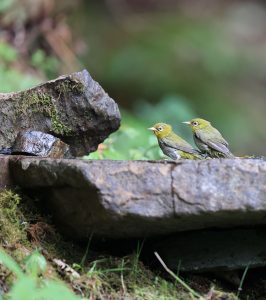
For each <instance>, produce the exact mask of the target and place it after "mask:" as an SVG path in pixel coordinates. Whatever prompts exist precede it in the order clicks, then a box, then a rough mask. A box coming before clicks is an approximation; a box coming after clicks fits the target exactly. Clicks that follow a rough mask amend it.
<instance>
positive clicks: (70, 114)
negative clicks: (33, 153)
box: [0, 70, 120, 156]
mask: <svg viewBox="0 0 266 300" xmlns="http://www.w3.org/2000/svg"><path fill="white" fill-rule="evenodd" d="M119 124H120V113H119V110H118V107H117V104H116V103H115V102H114V100H113V99H111V98H110V97H109V96H108V95H107V94H106V93H105V92H104V90H103V89H102V88H101V86H100V85H99V84H98V83H97V82H95V81H94V80H93V79H92V78H91V76H90V74H89V73H88V72H87V71H86V70H84V71H82V72H78V73H74V74H71V75H68V76H61V77H59V78H57V79H55V80H51V81H49V82H46V83H44V84H42V85H39V86H37V87H35V88H32V89H29V90H26V91H23V92H19V93H8V94H1V93H0V148H8V147H11V146H13V144H14V141H15V139H16V137H17V134H18V133H19V132H20V131H21V130H27V129H30V130H37V131H42V132H47V133H51V134H52V135H55V136H58V137H60V139H61V140H62V141H64V142H65V143H66V144H69V145H70V151H71V154H72V155H74V156H81V155H84V154H87V153H89V152H92V151H94V150H96V149H97V146H98V144H99V143H101V142H102V141H104V139H105V138H106V137H107V136H108V135H109V134H110V133H112V132H114V131H116V130H117V129H118V127H119Z"/></svg>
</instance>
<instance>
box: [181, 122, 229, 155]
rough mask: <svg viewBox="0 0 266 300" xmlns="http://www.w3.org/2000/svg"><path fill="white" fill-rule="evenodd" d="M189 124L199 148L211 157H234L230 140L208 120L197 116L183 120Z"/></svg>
mask: <svg viewBox="0 0 266 300" xmlns="http://www.w3.org/2000/svg"><path fill="white" fill-rule="evenodd" d="M182 123H184V124H188V125H189V126H190V127H191V129H192V132H193V138H194V141H195V144H196V145H197V147H198V148H199V150H200V151H201V152H202V153H203V154H206V155H208V156H209V157H211V158H233V157H235V156H234V155H233V154H232V153H231V151H230V150H229V144H228V142H227V141H226V140H225V139H224V138H223V136H222V135H221V133H220V132H219V131H218V130H217V129H216V128H214V127H213V126H212V125H211V123H210V122H209V121H207V120H204V119H200V118H196V119H192V120H191V121H187V122H182Z"/></svg>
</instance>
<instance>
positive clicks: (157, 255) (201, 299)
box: [154, 252, 204, 300]
mask: <svg viewBox="0 0 266 300" xmlns="http://www.w3.org/2000/svg"><path fill="white" fill-rule="evenodd" d="M154 254H155V256H156V258H157V259H158V260H159V262H160V264H161V265H162V266H163V268H164V269H165V271H166V272H167V273H169V274H170V275H171V276H172V277H173V278H175V280H176V281H177V282H178V283H180V284H181V285H182V286H183V287H184V288H185V289H186V290H187V291H188V292H189V293H190V294H191V295H192V296H194V297H196V298H199V299H200V300H204V298H203V297H202V296H201V295H200V294H198V293H197V292H195V291H194V290H193V289H192V288H191V287H189V286H188V285H187V284H186V283H185V282H184V281H183V280H182V279H180V278H179V277H178V276H177V275H176V274H175V273H174V272H172V271H171V270H170V269H169V268H168V267H167V265H166V264H165V263H164V261H163V260H162V258H161V257H160V255H159V254H158V253H157V252H154Z"/></svg>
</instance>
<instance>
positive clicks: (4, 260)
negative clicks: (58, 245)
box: [0, 249, 80, 300]
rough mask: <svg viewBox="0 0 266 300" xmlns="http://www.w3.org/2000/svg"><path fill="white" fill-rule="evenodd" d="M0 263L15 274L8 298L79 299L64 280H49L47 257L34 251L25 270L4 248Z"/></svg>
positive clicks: (12, 299)
mask: <svg viewBox="0 0 266 300" xmlns="http://www.w3.org/2000/svg"><path fill="white" fill-rule="evenodd" d="M0 263H1V265H4V266H5V267H6V268H7V269H8V270H9V271H10V272H12V273H13V274H14V275H15V279H14V282H13V285H12V286H11V288H10V291H9V292H8V294H7V295H5V296H4V299H8V300H18V299H19V300H31V299H32V300H44V299H45V300H46V299H48V300H53V299H54V300H58V299H64V300H78V299H80V298H79V297H77V296H76V295H74V294H73V293H72V292H71V291H70V290H69V289H68V288H67V287H66V286H65V285H64V284H63V283H62V282H60V281H54V280H47V279H45V277H44V273H45V270H46V261H45V258H44V257H43V256H42V255H41V254H39V253H38V252H36V251H35V252H33V253H32V254H31V255H29V256H28V257H27V258H26V260H25V270H26V271H25V272H24V271H23V269H22V268H21V267H20V266H19V265H18V264H17V263H16V262H15V261H14V260H13V258H11V257H10V256H9V255H8V254H7V253H6V252H5V251H4V250H2V249H0Z"/></svg>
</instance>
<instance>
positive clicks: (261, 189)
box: [11, 158, 266, 239]
mask: <svg viewBox="0 0 266 300" xmlns="http://www.w3.org/2000/svg"><path fill="white" fill-rule="evenodd" d="M11 171H12V174H13V179H14V180H15V183H16V184H18V185H20V186H21V187H22V188H28V189H31V190H34V189H35V190H36V191H37V193H38V194H39V195H41V194H42V193H43V195H44V200H43V201H44V202H43V203H44V204H45V205H46V204H47V205H48V206H49V208H50V209H51V211H52V214H53V215H54V218H55V221H56V222H57V223H58V224H59V225H61V228H62V230H63V231H64V232H65V233H66V234H68V235H70V236H72V237H74V238H77V239H86V238H87V237H88V236H89V235H90V234H91V233H92V232H94V235H95V236H101V237H109V238H129V237H145V236H146V237H149V236H159V235H164V234H170V233H175V232H178V231H185V230H194V229H201V228H210V227H217V228H224V227H233V226H241V225H255V224H266V162H264V161H261V160H252V159H231V160H229V159H222V160H218V159H215V160H205V161H188V160H184V161H178V162H159V161H157V162H155V161H84V160H53V159H40V158H19V159H14V160H13V161H12V163H11Z"/></svg>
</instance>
